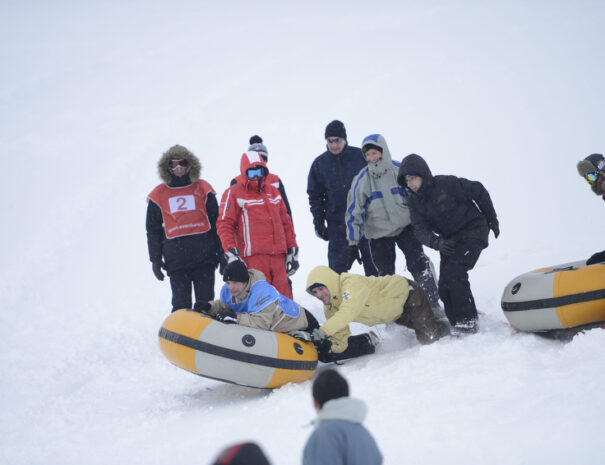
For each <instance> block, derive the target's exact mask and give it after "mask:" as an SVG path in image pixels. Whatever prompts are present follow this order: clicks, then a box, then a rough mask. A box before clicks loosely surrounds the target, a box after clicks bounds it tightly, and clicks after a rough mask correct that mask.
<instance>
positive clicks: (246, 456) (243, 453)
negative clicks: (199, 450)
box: [212, 442, 271, 465]
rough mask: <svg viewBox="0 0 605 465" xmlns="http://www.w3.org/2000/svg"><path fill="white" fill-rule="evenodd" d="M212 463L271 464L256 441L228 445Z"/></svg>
mask: <svg viewBox="0 0 605 465" xmlns="http://www.w3.org/2000/svg"><path fill="white" fill-rule="evenodd" d="M212 465H271V464H270V463H269V460H268V459H267V457H266V456H265V454H263V451H262V449H261V448H260V447H259V446H258V444H256V443H254V442H242V443H240V444H235V445H233V446H230V447H227V448H226V449H225V450H223V451H222V452H221V453H220V454H219V456H218V457H217V458H216V460H215V461H214V463H213V464H212Z"/></svg>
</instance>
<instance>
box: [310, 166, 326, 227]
mask: <svg viewBox="0 0 605 465" xmlns="http://www.w3.org/2000/svg"><path fill="white" fill-rule="evenodd" d="M319 170H320V166H319V161H318V160H317V159H316V160H315V161H314V162H313V164H312V165H311V169H310V170H309V176H308V177H307V195H308V196H309V206H310V207H311V214H312V215H313V218H320V219H324V220H325V219H326V208H327V206H326V202H327V199H326V197H327V189H326V186H325V185H324V183H323V181H322V178H321V176H320V175H319Z"/></svg>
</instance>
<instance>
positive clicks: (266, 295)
mask: <svg viewBox="0 0 605 465" xmlns="http://www.w3.org/2000/svg"><path fill="white" fill-rule="evenodd" d="M223 281H225V284H224V285H223V287H222V289H221V293H220V299H219V300H212V301H210V302H197V303H196V304H195V306H194V308H193V310H194V311H197V312H201V313H205V314H207V315H209V316H212V317H214V318H215V319H216V320H218V321H221V322H224V323H237V324H240V325H243V326H248V327H250V328H257V329H264V330H267V331H275V332H278V333H288V332H290V331H297V330H305V331H313V329H315V328H318V327H319V324H318V323H317V320H316V319H315V318H314V317H313V315H312V314H311V313H309V312H308V311H307V310H305V309H304V308H303V307H301V306H300V305H298V304H297V303H296V302H294V301H293V300H290V299H289V298H287V297H285V296H283V295H281V294H280V293H279V292H277V290H276V289H275V288H274V287H273V286H272V285H271V284H269V283H268V282H267V281H266V280H265V275H264V274H263V273H262V272H260V271H258V270H252V269H250V270H249V269H248V268H247V267H246V264H245V263H244V262H243V261H242V260H234V261H232V262H231V263H229V264H228V265H227V266H226V267H225V269H224V271H223Z"/></svg>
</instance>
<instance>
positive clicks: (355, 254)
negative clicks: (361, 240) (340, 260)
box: [347, 245, 361, 270]
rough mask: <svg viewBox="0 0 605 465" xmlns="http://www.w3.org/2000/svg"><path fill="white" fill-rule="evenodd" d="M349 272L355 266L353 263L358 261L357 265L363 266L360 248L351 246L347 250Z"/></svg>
mask: <svg viewBox="0 0 605 465" xmlns="http://www.w3.org/2000/svg"><path fill="white" fill-rule="evenodd" d="M347 254H348V256H347V270H350V269H351V267H352V266H353V262H355V260H357V263H359V264H360V265H361V254H360V253H359V247H357V246H356V245H350V246H349V249H348V250H347Z"/></svg>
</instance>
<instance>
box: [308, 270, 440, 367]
mask: <svg viewBox="0 0 605 465" xmlns="http://www.w3.org/2000/svg"><path fill="white" fill-rule="evenodd" d="M306 289H307V292H308V293H309V294H311V295H312V296H314V297H317V298H318V299H319V300H321V301H322V303H323V305H324V313H325V316H326V322H325V323H324V324H323V325H322V326H320V328H319V329H317V330H315V331H313V334H312V335H311V338H312V339H313V341H314V342H315V343H316V345H317V346H318V348H320V349H322V351H324V352H325V351H326V349H327V348H329V354H330V355H331V358H332V360H331V361H335V360H342V359H345V358H351V357H355V356H359V355H365V354H367V353H373V352H374V346H375V345H376V344H375V343H371V344H367V343H364V342H363V341H362V339H361V338H359V337H357V336H352V337H350V334H351V332H350V330H349V323H352V322H357V323H363V324H364V325H366V326H374V325H377V324H381V323H390V322H392V321H394V322H395V323H397V324H400V325H404V326H407V327H408V328H411V329H413V330H414V331H415V333H416V338H417V339H418V342H420V343H421V344H431V343H433V342H435V341H436V340H438V339H439V338H441V337H442V336H445V335H447V334H449V332H450V331H449V326H448V325H447V323H446V322H445V321H441V320H439V321H438V320H437V319H436V318H435V315H434V314H433V310H432V309H431V305H430V303H429V301H428V298H427V296H426V294H425V293H424V291H423V290H422V288H421V287H420V285H419V284H418V283H416V282H414V281H411V280H407V279H405V278H404V277H402V276H399V275H389V276H381V277H376V276H361V275H357V274H351V273H341V274H338V273H336V272H335V271H333V270H332V269H330V268H329V267H327V266H317V267H315V268H314V269H313V270H312V271H311V273H309V276H308V278H307V285H306ZM361 336H366V335H361ZM366 339H367V340H370V341H371V340H372V339H373V338H370V337H366ZM370 345H371V347H368V346H370ZM324 358H330V357H324ZM320 360H321V358H320ZM322 361H323V360H322Z"/></svg>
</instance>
